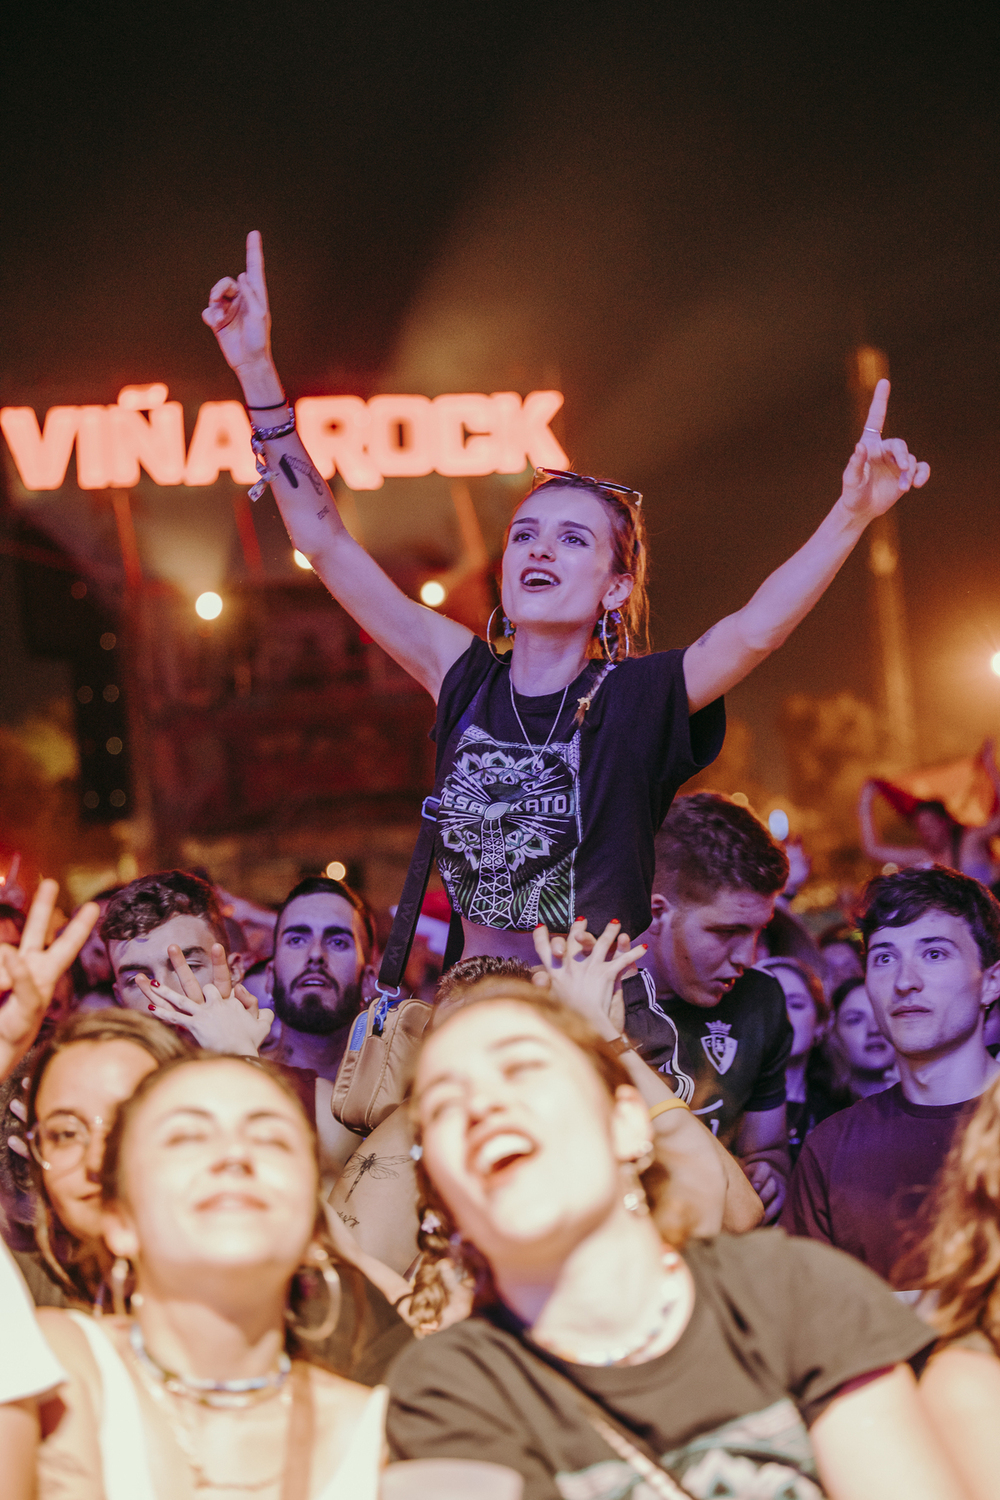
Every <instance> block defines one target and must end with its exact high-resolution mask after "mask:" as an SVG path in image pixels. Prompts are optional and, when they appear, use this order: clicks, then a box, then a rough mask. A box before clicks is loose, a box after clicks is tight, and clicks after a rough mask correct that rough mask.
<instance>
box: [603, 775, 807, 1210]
mask: <svg viewBox="0 0 1000 1500" xmlns="http://www.w3.org/2000/svg"><path fill="white" fill-rule="evenodd" d="M787 878H788V860H787V859H786V857H785V854H784V852H783V851H782V849H781V848H780V846H779V845H778V844H776V843H775V841H774V839H773V838H772V837H771V835H770V834H769V833H768V831H767V829H766V828H765V827H764V825H763V824H762V823H761V822H760V821H759V820H758V819H757V818H755V817H754V815H753V813H751V812H750V811H749V810H748V809H747V808H745V807H740V806H738V805H737V804H736V803H734V802H730V801H729V799H728V798H727V797H721V796H718V795H717V794H715V793H713V792H698V793H696V794H694V795H693V796H690V797H678V799H677V800H676V802H675V803H674V804H673V806H672V807H671V809H670V812H669V813H668V814H667V818H666V821H665V823H664V824H663V827H662V828H661V830H660V832H659V833H658V835H657V838H656V873H655V876H654V880H653V900H652V905H653V924H652V926H651V927H650V929H649V931H648V932H647V933H646V934H645V935H644V937H645V941H646V942H647V943H648V945H649V950H648V954H647V959H646V965H645V968H644V971H643V973H642V974H641V975H640V976H639V978H638V979H631V980H626V981H625V984H624V985H623V987H622V988H623V993H624V995H625V1018H624V1030H625V1033H626V1035H627V1036H628V1037H629V1038H630V1039H631V1040H632V1042H633V1043H634V1044H635V1046H636V1048H637V1050H638V1052H639V1055H640V1056H641V1057H642V1058H643V1059H644V1060H645V1061H646V1062H648V1063H649V1064H650V1066H651V1067H653V1068H655V1069H657V1071H658V1072H660V1073H663V1074H664V1075H665V1076H666V1077H667V1078H668V1079H669V1081H670V1084H671V1087H672V1088H673V1089H674V1091H675V1093H677V1094H678V1096H679V1097H680V1098H681V1099H683V1100H684V1102H685V1103H686V1104H688V1105H689V1106H690V1108H691V1109H692V1111H693V1112H694V1113H695V1114H696V1115H697V1116H698V1117H699V1119H701V1120H703V1121H704V1122H705V1124H706V1125H708V1126H709V1127H710V1128H711V1129H712V1130H713V1131H714V1132H715V1134H716V1135H717V1136H718V1137H719V1139H720V1140H721V1141H722V1142H723V1144H724V1145H726V1146H728V1147H729V1149H730V1150H731V1151H732V1152H733V1153H734V1155H735V1156H736V1157H737V1158H738V1159H739V1161H740V1163H741V1165H742V1167H743V1169H744V1171H745V1172H746V1174H747V1177H748V1178H749V1179H750V1181H751V1183H752V1184H753V1186H754V1188H755V1189H756V1191H757V1193H758V1194H759V1195H760V1199H761V1202H762V1203H763V1204H764V1210H765V1214H766V1217H767V1219H768V1220H773V1219H775V1218H776V1217H777V1215H778V1214H779V1213H780V1212H781V1208H782V1205H783V1203H784V1199H785V1192H786V1189H787V1183H788V1175H789V1170H790V1162H789V1155H788V1144H787V1137H786V1132H785V1065H786V1063H787V1062H788V1057H789V1054H790V1051H791V1046H792V1029H791V1027H790V1025H789V1023H788V1017H787V1014H786V1012H785V997H784V994H783V993H782V990H781V986H780V985H779V984H778V982H777V980H776V979H774V978H772V977H771V976H770V975H768V974H761V973H758V972H757V971H756V970H754V969H753V968H752V967H751V965H752V964H753V962H754V957H755V953H756V947H757V939H758V937H759V936H760V933H761V930H762V928H764V927H765V926H766V925H767V923H768V922H769V921H770V920H771V916H772V914H773V912H774V904H775V901H776V900H777V897H778V895H779V893H780V891H781V890H782V888H783V887H784V884H785V881H786V879H787Z"/></svg>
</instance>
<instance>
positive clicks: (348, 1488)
mask: <svg viewBox="0 0 1000 1500" xmlns="http://www.w3.org/2000/svg"><path fill="white" fill-rule="evenodd" d="M70 1317H71V1318H72V1319H73V1321H74V1322H75V1323H76V1324H77V1325H78V1326H79V1327H80V1328H82V1329H83V1332H84V1334H85V1335H86V1338H87V1343H88V1344H89V1345H90V1349H91V1353H92V1354H93V1356H94V1359H95V1361H96V1363H97V1368H98V1370H99V1371H100V1376H101V1386H102V1392H103V1398H104V1399H103V1413H102V1416H101V1431H100V1448H101V1467H102V1472H103V1475H104V1496H105V1500H157V1495H156V1490H155V1489H154V1487H153V1478H152V1473H151V1471H150V1467H149V1450H148V1448H147V1446H146V1430H145V1426H144V1424H143V1417H142V1409H141V1407H140V1405H139V1398H138V1396H137V1395H136V1392H135V1386H134V1385H133V1384H132V1378H131V1376H130V1375H129V1373H128V1370H127V1368H126V1366H125V1361H124V1360H123V1359H122V1357H121V1355H120V1354H119V1353H118V1350H117V1349H116V1348H115V1346H114V1344H113V1343H112V1342H111V1339H110V1338H109V1337H108V1335H107V1334H106V1333H105V1331H104V1329H103V1328H102V1327H101V1325H100V1323H99V1322H98V1321H96V1320H95V1319H94V1318H91V1317H88V1316H87V1314H86V1313H80V1312H71V1313H70ZM387 1397H388V1391H387V1390H386V1387H385V1386H376V1388H375V1389H374V1390H373V1391H372V1393H371V1396H370V1398H369V1400H368V1401H367V1402H366V1404H365V1406H364V1407H363V1408H362V1411H361V1415H360V1416H359V1417H358V1420H357V1423H356V1425H355V1428H354V1431H353V1433H352V1434H351V1440H350V1442H349V1443H348V1446H347V1451H346V1453H345V1454H344V1456H343V1458H342V1459H341V1461H340V1463H339V1465H338V1467H337V1471H336V1473H335V1474H334V1475H333V1476H332V1477H331V1478H330V1480H329V1482H328V1483H327V1484H325V1485H324V1486H323V1488H322V1490H321V1491H320V1492H319V1494H318V1495H317V1496H315V1497H314V1500H377V1497H378V1478H379V1471H380V1466H381V1460H382V1432H383V1428H384V1425H385V1407H386V1400H387Z"/></svg>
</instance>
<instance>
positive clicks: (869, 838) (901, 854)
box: [858, 781, 925, 870]
mask: <svg viewBox="0 0 1000 1500" xmlns="http://www.w3.org/2000/svg"><path fill="white" fill-rule="evenodd" d="M877 790H878V788H877V787H876V785H875V783H874V781H866V782H865V784H864V786H863V787H862V788H861V793H860V795H859V797H858V826H859V828H860V830H861V847H862V849H863V850H864V852H865V853H866V854H867V856H868V858H869V859H874V860H877V861H878V862H879V863H880V864H886V863H888V862H890V861H891V862H892V864H894V865H898V866H899V868H900V869H901V870H906V869H908V868H909V867H910V865H916V864H919V863H920V861H921V860H922V859H924V858H925V853H924V850H923V849H921V848H919V847H918V846H916V845H907V846H905V847H900V848H895V847H894V846H893V845H892V844H883V843H880V842H879V836H878V833H877V831H876V828H875V818H874V815H873V813H872V803H873V802H874V801H875V793H876V791H877Z"/></svg>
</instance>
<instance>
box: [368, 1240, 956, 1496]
mask: <svg viewBox="0 0 1000 1500" xmlns="http://www.w3.org/2000/svg"><path fill="white" fill-rule="evenodd" d="M685 1260H686V1261H687V1263H688V1265H689V1267H690V1269H691V1273H692V1275H693V1277H694V1282H695V1305H694V1310H693V1312H692V1315H691V1319H690V1321H689V1322H688V1325H687V1327H686V1328H685V1330H684V1332H683V1333H682V1334H681V1336H680V1338H679V1339H678V1341H677V1343H676V1344H675V1345H674V1347H673V1348H672V1349H670V1350H668V1351H667V1353H666V1354H662V1355H660V1356H659V1357H658V1358H657V1359H651V1360H649V1361H648V1362H647V1363H646V1364H640V1365H631V1366H619V1367H604V1368H600V1367H595V1366H592V1365H569V1364H566V1363H563V1362H562V1361H558V1360H555V1359H553V1360H552V1361H551V1365H552V1367H554V1368H555V1369H556V1370H557V1371H558V1372H559V1374H561V1375H565V1376H568V1377H569V1378H570V1379H571V1380H573V1381H574V1382H575V1384H576V1385H578V1386H579V1387H581V1388H582V1389H583V1390H584V1391H585V1392H586V1393H587V1395H588V1396H590V1397H591V1398H592V1399H593V1400H595V1401H596V1402H598V1403H599V1404H600V1405H602V1406H603V1407H604V1409H605V1410H606V1411H607V1412H608V1413H609V1415H610V1416H611V1417H612V1418H613V1419H614V1420H616V1421H617V1422H618V1423H619V1424H621V1426H622V1427H623V1428H625V1429H627V1430H630V1431H631V1432H633V1433H634V1434H636V1435H637V1436H638V1437H639V1438H640V1439H641V1440H642V1441H643V1442H644V1443H645V1444H646V1445H647V1446H648V1447H651V1448H652V1449H653V1451H654V1452H655V1453H656V1455H657V1457H658V1459H659V1461H660V1462H661V1463H662V1465H663V1466H664V1467H665V1468H666V1469H667V1470H668V1471H669V1472H670V1473H671V1474H672V1475H673V1476H674V1478H675V1479H676V1480H677V1481H678V1482H679V1483H680V1484H682V1485H683V1486H684V1488H685V1489H686V1490H687V1492H688V1494H690V1495H691V1496H693V1497H694V1500H709V1497H713V1500H724V1497H741V1500H745V1497H747V1496H753V1497H754V1500H815V1497H818V1496H822V1494H823V1490H822V1488H821V1487H820V1483H819V1478H818V1475H817V1473H816V1467H815V1464H814V1461H813V1455H812V1449H811V1446H810V1442H809V1433H808V1429H809V1427H810V1426H811V1425H812V1423H813V1422H814V1421H815V1420H816V1418H817V1417H818V1416H819V1415H820V1414H821V1413H822V1412H823V1411H824V1410H825V1408H826V1406H827V1405H829V1403H830V1401H831V1400H832V1399H833V1398H834V1397H835V1396H836V1394H837V1391H838V1390H839V1389H840V1387H841V1386H843V1385H845V1384H846V1383H847V1382H848V1381H850V1380H854V1379H856V1378H857V1377H858V1376H860V1375H866V1374H870V1373H872V1372H874V1371H876V1370H881V1369H884V1368H885V1367H886V1366H890V1365H894V1364H897V1363H901V1362H902V1361H904V1360H910V1359H913V1358H915V1357H916V1356H918V1355H919V1354H920V1353H921V1351H923V1350H925V1349H927V1348H928V1346H929V1345H931V1344H932V1343H933V1342H934V1334H933V1332H932V1331H931V1330H930V1329H929V1328H928V1327H926V1325H925V1324H923V1323H921V1322H920V1321H919V1319H918V1318H916V1317H915V1316H914V1315H913V1313H911V1312H910V1310H909V1309H908V1308H906V1307H903V1306H902V1305H901V1304H900V1303H899V1302H897V1301H896V1299H895V1297H893V1295H892V1293H891V1292H890V1291H889V1290H888V1288H887V1287H886V1286H885V1285H884V1284H883V1283H882V1282H880V1281H879V1280H878V1279H877V1278H876V1277H875V1276H873V1275H872V1274H871V1273H870V1272H869V1271H866V1270H865V1269H864V1267H863V1266H859V1265H857V1264H856V1263H855V1262H852V1261H851V1260H849V1259H848V1258H847V1257H846V1256H843V1255H839V1254H838V1253H837V1252H835V1251H832V1250H830V1249H828V1248H827V1247H825V1246H820V1245H814V1244H810V1243H809V1242H807V1241H805V1240H798V1241H796V1240H788V1239H786V1237H785V1236H784V1235H783V1234H782V1233H781V1231H780V1230H774V1229H763V1230H757V1231H756V1232H755V1233H753V1234H747V1235H741V1236H740V1237H739V1238H728V1237H727V1236H720V1237H719V1238H718V1239H717V1240H713V1241H711V1242H701V1243H694V1244H692V1245H690V1246H689V1247H688V1249H687V1250H686V1251H685ZM389 1389H390V1402H389V1412H388V1418H387V1424H386V1430H387V1436H388V1440H389V1450H390V1455H391V1457H392V1459H394V1460H399V1459H415V1458H473V1459H480V1460H482V1461H484V1462H487V1463H495V1464H503V1465H506V1467H508V1468H511V1469H515V1470H517V1472H518V1473H520V1474H522V1475H523V1476H524V1481H525V1489H524V1496H525V1500H626V1497H629V1496H632V1495H640V1494H641V1495H646V1494H648V1493H650V1491H648V1490H647V1489H646V1488H645V1487H644V1486H643V1484H642V1481H641V1480H640V1478H639V1476H638V1474H636V1473H635V1472H634V1471H633V1470H632V1469H631V1467H630V1466H629V1465H628V1464H626V1463H625V1462H623V1460H621V1459H620V1458H618V1457H617V1456H616V1455H615V1454H614V1452H613V1451H612V1450H611V1449H610V1448H609V1447H608V1446H607V1445H606V1444H605V1442H604V1440H603V1438H601V1437H600V1436H599V1435H598V1433H597V1432H596V1431H595V1430H594V1429H593V1428H592V1427H591V1425H590V1423H589V1422H588V1421H587V1419H586V1417H585V1416H584V1415H583V1413H582V1412H581V1409H580V1407H579V1405H578V1404H577V1400H576V1397H575V1393H574V1392H573V1391H572V1390H567V1389H566V1387H565V1386H564V1384H563V1382H562V1381H561V1380H559V1379H558V1377H554V1376H553V1374H552V1369H551V1368H550V1366H549V1363H548V1362H546V1360H544V1359H543V1358H542V1357H541V1356H539V1355H538V1354H536V1353H535V1352H534V1351H533V1350H532V1349H531V1346H530V1344H526V1343H525V1341H523V1339H522V1338H521V1336H520V1335H519V1333H518V1329H517V1325H516V1323H515V1322H514V1320H513V1319H512V1318H511V1316H510V1314H509V1313H507V1312H506V1310H505V1309H503V1308H498V1309H496V1310H494V1311H492V1312H490V1313H487V1314H481V1315H478V1316H476V1317H472V1318H469V1319H467V1320H466V1321H465V1322H464V1323H456V1324H454V1325H453V1326H452V1327H451V1328H447V1329H445V1330H444V1331H443V1332H442V1333H436V1334H434V1335H433V1336H432V1337H431V1338H429V1339H424V1340H422V1341H421V1342H420V1343H416V1344H414V1345H413V1346H412V1347H410V1348H409V1349H407V1350H405V1351H404V1352H403V1353H402V1354H401V1355H400V1356H399V1358H398V1359H397V1360H396V1362H395V1364H394V1365H393V1366H392V1368H391V1370H390V1372H389Z"/></svg>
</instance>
